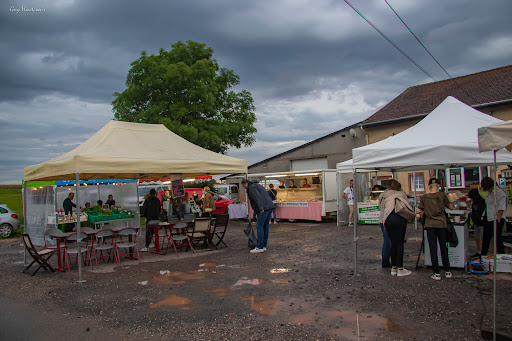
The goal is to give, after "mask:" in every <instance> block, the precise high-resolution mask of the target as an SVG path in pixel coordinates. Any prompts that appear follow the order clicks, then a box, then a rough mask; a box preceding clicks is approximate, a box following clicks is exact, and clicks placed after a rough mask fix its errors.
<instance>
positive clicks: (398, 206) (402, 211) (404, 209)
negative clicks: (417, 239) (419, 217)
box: [395, 198, 416, 221]
mask: <svg viewBox="0 0 512 341" xmlns="http://www.w3.org/2000/svg"><path fill="white" fill-rule="evenodd" d="M395 212H396V214H398V215H399V216H401V217H404V218H405V219H406V220H407V221H409V220H412V219H414V217H415V216H416V214H415V213H414V212H413V210H412V207H411V206H410V205H409V203H407V202H404V201H402V200H400V199H399V198H396V199H395Z"/></svg>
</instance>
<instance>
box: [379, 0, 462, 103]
mask: <svg viewBox="0 0 512 341" xmlns="http://www.w3.org/2000/svg"><path fill="white" fill-rule="evenodd" d="M384 1H385V2H386V4H387V5H388V6H389V8H391V10H392V11H393V13H395V15H396V16H397V17H398V19H400V21H401V22H402V24H404V26H405V27H406V28H407V29H408V30H409V32H411V34H412V35H413V37H414V38H416V40H417V41H418V43H420V45H421V46H422V47H423V49H425V51H427V53H428V54H429V55H430V57H432V59H433V60H434V61H435V62H436V63H437V65H439V67H440V68H441V69H442V70H443V71H444V73H446V74H447V75H448V77H450V79H451V80H453V81H454V82H455V85H457V87H458V88H459V89H461V90H462V91H463V92H464V93H465V94H466V95H467V96H468V98H472V96H471V95H470V94H469V93H468V92H467V91H466V90H465V89H464V88H462V87H461V86H460V85H459V84H458V83H457V80H455V79H453V77H452V76H451V75H450V74H449V73H448V71H446V69H445V68H444V67H443V66H442V65H441V63H439V61H438V60H437V59H436V58H435V57H434V55H432V53H430V51H429V50H428V49H427V47H426V46H425V45H423V43H422V42H421V40H420V39H419V38H418V37H417V36H416V34H414V32H413V31H412V30H411V29H410V28H409V26H408V25H407V24H406V23H405V21H404V20H403V19H402V17H400V15H398V13H397V12H396V11H395V9H394V8H393V7H392V6H391V5H390V3H389V2H388V0H384Z"/></svg>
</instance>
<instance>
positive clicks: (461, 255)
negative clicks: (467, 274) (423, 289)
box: [423, 224, 468, 268]
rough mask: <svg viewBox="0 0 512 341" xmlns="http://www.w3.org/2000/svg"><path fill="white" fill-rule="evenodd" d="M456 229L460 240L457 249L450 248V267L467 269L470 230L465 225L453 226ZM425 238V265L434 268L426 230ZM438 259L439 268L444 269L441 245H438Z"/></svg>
mask: <svg viewBox="0 0 512 341" xmlns="http://www.w3.org/2000/svg"><path fill="white" fill-rule="evenodd" d="M453 227H455V231H456V232H457V238H459V245H457V247H449V248H448V257H449V259H450V267H452V268H465V267H466V260H467V259H466V258H467V254H468V249H467V244H468V243H467V242H468V229H467V228H466V227H465V226H464V225H455V224H454V225H453ZM423 233H424V236H423V240H424V241H425V265H426V266H432V261H431V260H430V249H429V244H428V239H427V231H426V230H425V231H424V232H423ZM437 259H438V262H439V266H440V267H441V268H442V267H443V261H442V259H441V250H440V248H439V245H437Z"/></svg>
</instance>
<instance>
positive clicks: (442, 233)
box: [416, 178, 454, 281]
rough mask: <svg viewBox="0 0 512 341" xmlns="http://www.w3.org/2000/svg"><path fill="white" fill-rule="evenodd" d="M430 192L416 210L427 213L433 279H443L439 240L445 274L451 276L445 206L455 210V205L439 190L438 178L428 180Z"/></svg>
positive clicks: (423, 197) (426, 226) (426, 220)
mask: <svg viewBox="0 0 512 341" xmlns="http://www.w3.org/2000/svg"><path fill="white" fill-rule="evenodd" d="M428 188H429V190H430V193H427V194H425V195H423V196H422V197H421V199H420V204H419V205H418V208H417V210H416V212H417V213H424V214H425V230H426V231H427V240H428V246H429V250H430V260H431V262H432V270H433V271H434V273H433V274H432V279H434V280H436V281H439V280H441V274H440V272H441V269H440V267H439V261H438V259H437V241H438V240H439V247H440V249H441V259H442V260H443V269H444V275H445V277H446V278H451V277H452V273H451V272H450V258H449V257H448V246H447V243H448V228H447V227H448V224H447V221H446V215H445V208H449V209H450V210H453V209H454V207H453V205H452V204H451V203H450V200H448V196H447V195H446V194H445V193H443V192H439V188H440V184H439V180H438V179H436V178H432V179H430V181H429V182H428Z"/></svg>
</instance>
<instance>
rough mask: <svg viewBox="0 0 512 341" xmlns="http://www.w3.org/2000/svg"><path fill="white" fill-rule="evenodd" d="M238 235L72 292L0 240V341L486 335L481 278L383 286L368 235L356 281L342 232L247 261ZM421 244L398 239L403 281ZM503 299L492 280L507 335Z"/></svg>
mask: <svg viewBox="0 0 512 341" xmlns="http://www.w3.org/2000/svg"><path fill="white" fill-rule="evenodd" d="M246 224H247V222H243V221H231V222H230V225H229V230H228V234H227V235H226V239H225V240H226V242H227V244H228V245H229V247H228V248H225V249H222V250H218V251H208V250H201V251H199V252H197V253H196V254H192V253H190V252H184V253H180V255H179V257H177V256H176V254H174V252H171V250H169V253H168V254H167V255H166V256H160V255H155V254H151V253H141V264H138V263H137V261H133V260H129V259H122V263H121V264H122V266H121V267H116V266H113V265H112V264H101V263H100V267H99V270H97V269H95V270H93V271H91V270H90V268H86V269H85V270H84V273H83V277H84V279H86V282H85V283H82V284H78V283H77V270H76V265H75V268H74V269H73V268H72V271H71V274H70V273H68V272H65V273H62V272H57V273H50V272H45V271H42V272H40V273H37V274H36V276H34V277H31V276H29V275H27V274H23V273H21V270H22V268H23V263H22V254H21V252H22V248H21V247H20V240H19V239H10V240H2V241H0V264H1V267H0V281H1V283H2V295H1V296H0V304H1V305H2V307H3V308H2V314H1V317H0V339H2V340H9V339H17V340H69V339H73V338H78V337H79V338H81V339H85V340H141V339H147V340H162V339H170V340H329V339H334V340H480V339H481V338H480V330H481V329H482V328H490V327H491V326H492V322H491V321H492V320H491V319H492V296H491V293H492V291H491V289H492V282H491V278H490V276H488V275H472V274H467V273H466V272H465V271H464V270H462V269H455V270H454V271H453V273H454V277H453V278H452V279H445V278H443V280H442V281H440V282H436V281H433V280H432V279H430V274H431V270H430V269H428V268H425V267H423V268H421V269H418V270H416V271H414V272H413V274H412V275H411V276H409V277H401V278H397V277H392V276H391V275H390V274H389V269H382V268H381V266H380V259H379V257H380V248H381V243H382V237H381V232H380V228H379V227H378V226H363V227H361V228H360V229H359V234H360V241H359V244H358V245H359V256H360V257H359V266H358V273H357V274H356V275H354V242H353V230H352V229H351V228H348V227H346V226H345V227H337V226H336V225H335V224H334V223H310V222H299V223H287V222H280V223H278V224H277V225H272V226H271V235H270V239H269V245H268V250H267V251H266V252H265V253H262V254H250V253H249V249H248V247H247V241H246V238H245V235H244V233H243V229H244V228H245V226H246ZM420 236H421V233H420V231H419V230H414V228H409V229H408V232H407V238H408V241H407V243H406V257H405V267H407V268H410V269H413V270H414V265H415V262H416V256H417V253H418V250H419V246H420V238H419V237H420ZM138 242H139V244H140V245H141V247H142V242H143V238H140V239H139V240H138ZM469 246H470V251H474V249H473V248H474V242H473V240H470V241H469ZM53 262H56V259H53ZM500 277H503V278H506V279H509V280H510V279H512V277H510V276H508V275H504V274H500ZM511 294H512V283H511V282H508V281H504V280H500V281H499V282H498V314H497V321H498V322H497V325H498V330H499V331H500V332H502V333H505V334H508V335H510V334H512V323H511V322H510V321H511V320H510V297H511Z"/></svg>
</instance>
